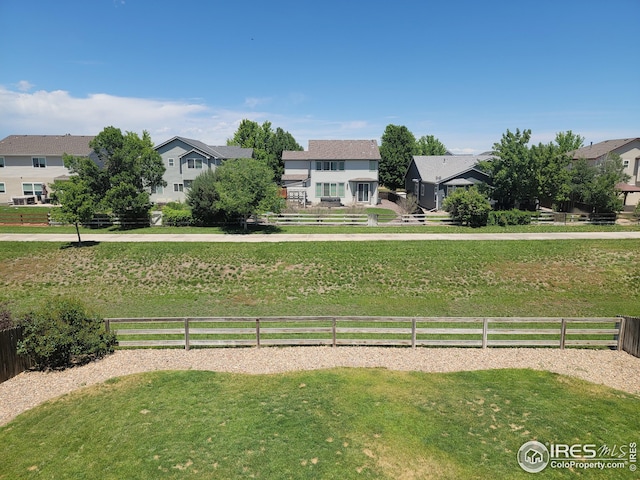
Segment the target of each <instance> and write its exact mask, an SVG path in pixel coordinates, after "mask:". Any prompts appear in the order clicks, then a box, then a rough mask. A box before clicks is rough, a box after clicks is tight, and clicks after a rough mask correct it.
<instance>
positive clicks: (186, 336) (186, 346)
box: [184, 318, 191, 350]
mask: <svg viewBox="0 0 640 480" xmlns="http://www.w3.org/2000/svg"><path fill="white" fill-rule="evenodd" d="M190 348H191V346H190V345H189V318H185V319H184V349H185V350H189V349H190Z"/></svg>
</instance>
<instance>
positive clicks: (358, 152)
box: [282, 140, 380, 160]
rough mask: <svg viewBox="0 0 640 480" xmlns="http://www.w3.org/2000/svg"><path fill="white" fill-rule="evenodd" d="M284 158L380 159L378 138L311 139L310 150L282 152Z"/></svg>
mask: <svg viewBox="0 0 640 480" xmlns="http://www.w3.org/2000/svg"><path fill="white" fill-rule="evenodd" d="M282 159H283V160H380V150H379V149H378V142H377V141H376V140H309V150H307V151H304V150H303V151H291V150H285V151H284V152H282Z"/></svg>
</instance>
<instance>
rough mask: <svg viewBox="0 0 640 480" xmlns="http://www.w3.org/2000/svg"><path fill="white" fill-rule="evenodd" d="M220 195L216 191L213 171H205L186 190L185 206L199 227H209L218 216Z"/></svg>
mask: <svg viewBox="0 0 640 480" xmlns="http://www.w3.org/2000/svg"><path fill="white" fill-rule="evenodd" d="M219 201H220V195H218V191H217V190H216V174H215V171H214V170H205V171H204V172H202V173H201V174H200V175H198V176H197V177H196V178H195V179H194V180H193V183H192V184H191V188H190V189H189V190H187V204H188V205H189V207H191V215H192V216H193V219H194V220H195V222H196V223H197V224H199V225H211V224H213V223H214V222H215V221H216V220H217V218H218V216H219V206H220V205H219Z"/></svg>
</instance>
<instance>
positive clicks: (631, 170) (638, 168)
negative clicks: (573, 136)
mask: <svg viewBox="0 0 640 480" xmlns="http://www.w3.org/2000/svg"><path fill="white" fill-rule="evenodd" d="M612 153H614V154H617V155H620V158H621V159H622V164H623V166H624V173H626V174H627V175H629V177H630V178H629V181H628V182H627V183H626V184H624V183H623V184H618V189H619V190H620V191H621V192H622V193H623V194H624V199H625V210H631V209H633V207H634V206H635V205H636V204H637V203H638V201H640V138H621V139H617V140H605V141H604V142H599V143H592V144H590V145H588V146H586V147H582V148H579V149H577V150H574V151H573V159H574V160H578V159H580V158H584V159H585V160H587V161H588V162H589V163H590V164H592V165H598V163H600V162H602V161H604V160H605V159H606V158H607V156H608V155H610V154H612Z"/></svg>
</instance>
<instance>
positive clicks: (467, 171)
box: [404, 154, 491, 210]
mask: <svg viewBox="0 0 640 480" xmlns="http://www.w3.org/2000/svg"><path fill="white" fill-rule="evenodd" d="M490 158H491V155H484V154H483V155H426V156H423V155H416V156H414V157H413V160H411V163H410V164H409V168H408V169H407V173H406V175H405V177H404V183H405V188H406V190H407V193H408V194H409V193H413V194H414V195H415V196H416V198H417V199H418V205H420V206H421V207H422V208H425V209H427V210H441V209H442V202H443V201H444V199H445V198H446V197H447V196H448V195H449V194H451V193H452V192H453V191H454V190H455V189H456V188H468V187H471V186H472V185H477V184H479V183H487V182H489V175H487V174H486V173H484V172H482V171H481V170H480V169H479V168H478V162H481V161H484V160H489V159H490Z"/></svg>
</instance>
